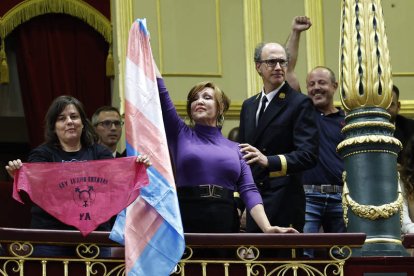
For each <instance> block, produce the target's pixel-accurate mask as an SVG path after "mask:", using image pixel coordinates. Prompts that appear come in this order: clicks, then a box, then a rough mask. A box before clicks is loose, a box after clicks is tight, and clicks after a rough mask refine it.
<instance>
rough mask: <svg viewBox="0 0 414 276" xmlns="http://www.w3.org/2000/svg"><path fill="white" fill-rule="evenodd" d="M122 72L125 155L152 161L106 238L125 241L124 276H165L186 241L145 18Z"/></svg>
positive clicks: (138, 23)
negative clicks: (145, 178) (138, 192)
mask: <svg viewBox="0 0 414 276" xmlns="http://www.w3.org/2000/svg"><path fill="white" fill-rule="evenodd" d="M125 74H126V78H125V79H126V82H125V128H126V129H125V132H126V140H127V155H128V156H131V155H134V156H135V155H138V154H147V155H149V156H150V157H151V162H152V164H153V165H152V166H151V167H149V168H148V169H147V172H148V177H149V180H150V184H149V185H148V186H146V187H145V188H142V189H141V195H140V196H139V197H138V199H137V200H136V201H135V202H133V203H132V204H131V205H130V206H129V207H128V208H127V209H126V210H124V211H122V212H121V213H120V214H119V215H118V217H117V220H116V222H115V225H114V227H113V229H112V232H111V235H110V238H111V239H112V240H114V241H117V242H119V243H122V244H125V265H126V274H127V275H128V276H130V275H145V276H158V275H160V276H162V275H169V274H170V273H171V272H172V271H173V270H174V267H175V266H176V265H177V263H178V262H179V260H180V259H181V256H182V254H183V252H184V248H185V243H184V234H183V227H182V224H181V216H180V210H179V207H178V199H177V193H176V189H175V183H174V178H173V173H172V168H171V163H170V157H169V153H168V147H167V140H166V136H165V131H164V122H163V119H162V113H161V105H160V99H159V94H158V87H157V82H156V77H155V71H154V66H153V57H152V52H151V46H150V43H149V33H148V30H147V28H146V21H145V19H143V20H141V19H139V20H137V21H135V22H134V24H133V25H132V28H131V30H130V32H129V41H128V51H127V57H126V73H125Z"/></svg>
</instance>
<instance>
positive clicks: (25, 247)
mask: <svg viewBox="0 0 414 276" xmlns="http://www.w3.org/2000/svg"><path fill="white" fill-rule="evenodd" d="M9 252H10V254H12V255H13V256H15V257H23V258H26V257H29V256H30V255H32V253H33V245H32V244H31V243H29V242H24V243H20V242H13V243H11V244H10V245H9Z"/></svg>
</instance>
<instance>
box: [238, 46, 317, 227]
mask: <svg viewBox="0 0 414 276" xmlns="http://www.w3.org/2000/svg"><path fill="white" fill-rule="evenodd" d="M254 60H255V63H256V70H257V72H258V73H259V75H260V76H261V77H262V79H263V90H262V91H261V92H260V93H259V94H257V95H255V96H253V97H251V98H249V99H247V100H245V101H244V103H243V106H242V110H241V114H240V129H239V141H240V142H241V143H242V144H240V148H241V152H242V153H243V154H244V158H245V159H246V161H247V163H248V164H250V165H251V169H252V172H253V177H254V181H255V183H256V185H257V187H258V189H259V191H260V193H261V195H262V197H263V204H264V208H265V211H266V214H267V216H268V218H269V220H270V223H271V224H272V225H278V226H293V227H294V228H296V229H297V230H298V231H303V225H304V222H305V194H304V190H303V186H302V183H301V177H302V174H301V172H303V171H304V170H307V169H310V168H312V167H314V166H315V164H316V161H317V156H318V145H319V142H318V138H319V137H318V129H317V126H316V123H315V119H314V114H315V112H314V107H313V105H312V101H311V100H310V99H309V98H308V97H306V96H305V95H302V94H301V93H299V92H297V91H295V90H294V89H292V88H291V87H290V86H289V84H288V83H287V82H286V81H285V80H286V68H287V65H288V59H287V55H286V51H285V49H284V48H283V46H281V45H280V44H278V43H266V44H259V45H258V46H257V47H256V50H255V56H254ZM247 231H248V232H260V229H259V228H258V226H257V225H256V224H255V223H254V221H253V220H252V219H251V217H250V216H248V217H247Z"/></svg>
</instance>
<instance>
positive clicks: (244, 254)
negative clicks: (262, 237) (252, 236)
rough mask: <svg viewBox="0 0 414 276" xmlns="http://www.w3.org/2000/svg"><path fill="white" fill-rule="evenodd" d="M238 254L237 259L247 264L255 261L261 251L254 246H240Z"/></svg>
mask: <svg viewBox="0 0 414 276" xmlns="http://www.w3.org/2000/svg"><path fill="white" fill-rule="evenodd" d="M236 253H237V257H239V259H240V260H243V261H246V262H252V261H255V260H257V258H259V256H260V250H259V249H258V248H257V247H254V246H248V247H246V246H240V247H239V248H237V251H236Z"/></svg>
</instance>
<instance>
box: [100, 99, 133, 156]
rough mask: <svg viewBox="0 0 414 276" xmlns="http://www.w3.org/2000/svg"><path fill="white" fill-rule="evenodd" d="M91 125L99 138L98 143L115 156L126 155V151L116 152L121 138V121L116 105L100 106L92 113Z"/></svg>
mask: <svg viewBox="0 0 414 276" xmlns="http://www.w3.org/2000/svg"><path fill="white" fill-rule="evenodd" d="M92 125H93V127H94V129H95V132H96V134H97V135H98V138H99V143H100V144H102V145H104V146H106V147H108V148H109V149H110V150H111V152H112V155H113V156H114V157H116V158H118V157H124V156H126V152H125V151H124V152H123V153H119V152H117V148H116V147H117V145H118V142H119V139H121V134H122V126H123V125H124V122H123V121H122V118H121V114H120V113H119V110H118V109H117V108H116V107H113V106H102V107H100V108H98V109H97V110H96V111H95V113H94V114H93V115H92Z"/></svg>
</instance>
